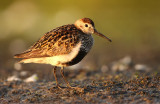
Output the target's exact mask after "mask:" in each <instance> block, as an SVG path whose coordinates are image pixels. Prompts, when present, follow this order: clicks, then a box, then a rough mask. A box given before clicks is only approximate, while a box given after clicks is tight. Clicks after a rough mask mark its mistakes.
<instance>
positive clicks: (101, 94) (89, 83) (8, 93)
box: [0, 68, 160, 104]
mask: <svg viewBox="0 0 160 104" xmlns="http://www.w3.org/2000/svg"><path fill="white" fill-rule="evenodd" d="M32 72H33V71H30V73H32ZM5 73H7V72H5ZM42 73H43V71H42V70H41V71H40V73H38V76H40V77H41V78H39V80H38V81H36V82H30V83H26V82H23V81H6V80H2V79H1V81H0V103H3V104H7V103H61V104H68V103H72V104H77V103H83V104H85V103H88V104H90V103H97V104H105V103H110V104H115V103H117V104H122V103H132V104H137V103H142V104H146V103H149V104H150V103H151V104H158V103H160V73H159V69H158V68H156V69H154V70H151V71H145V70H141V71H137V70H135V69H132V68H131V69H130V68H129V69H127V70H123V71H112V70H108V71H106V72H102V71H101V70H84V69H81V70H66V71H65V75H66V77H67V79H68V80H69V82H70V85H71V86H72V87H74V88H68V87H66V84H65V83H64V82H63V81H62V78H61V76H60V74H58V78H59V79H58V80H59V82H60V83H61V84H60V85H61V86H62V89H59V88H57V87H56V83H55V80H54V77H53V76H52V80H51V79H49V76H48V79H49V80H47V77H46V76H47V75H45V74H42ZM48 73H49V72H48ZM50 74H52V73H50Z"/></svg>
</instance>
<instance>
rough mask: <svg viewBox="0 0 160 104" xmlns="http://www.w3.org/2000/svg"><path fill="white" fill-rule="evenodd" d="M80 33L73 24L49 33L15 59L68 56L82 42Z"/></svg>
mask: <svg viewBox="0 0 160 104" xmlns="http://www.w3.org/2000/svg"><path fill="white" fill-rule="evenodd" d="M79 32H81V31H80V30H78V29H77V28H76V27H75V26H74V25H73V24H71V25H64V26H61V27H58V28H56V29H53V30H51V31H50V32H47V33H46V34H45V35H44V36H42V37H41V38H40V39H39V40H38V41H37V42H36V43H35V44H34V45H33V46H32V47H31V48H30V49H28V50H27V51H25V52H23V53H21V54H16V55H15V56H14V58H25V59H27V58H39V57H50V56H56V55H62V54H67V53H70V52H71V51H72V49H73V48H74V46H76V44H77V43H78V42H79V41H80V39H79V35H80V34H79Z"/></svg>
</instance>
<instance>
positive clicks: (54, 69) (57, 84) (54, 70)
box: [53, 66, 61, 89]
mask: <svg viewBox="0 0 160 104" xmlns="http://www.w3.org/2000/svg"><path fill="white" fill-rule="evenodd" d="M56 68H57V67H56V66H54V68H53V74H54V78H55V80H56V86H57V87H58V88H60V89H61V87H60V86H59V83H58V80H57V76H56Z"/></svg>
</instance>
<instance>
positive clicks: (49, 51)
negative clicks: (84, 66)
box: [15, 18, 111, 86]
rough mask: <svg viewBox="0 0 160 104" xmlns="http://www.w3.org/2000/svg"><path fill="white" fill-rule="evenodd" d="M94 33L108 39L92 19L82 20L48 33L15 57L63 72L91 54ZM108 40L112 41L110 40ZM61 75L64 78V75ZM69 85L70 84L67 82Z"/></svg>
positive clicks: (23, 61) (24, 61)
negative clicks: (65, 67) (65, 68)
mask: <svg viewBox="0 0 160 104" xmlns="http://www.w3.org/2000/svg"><path fill="white" fill-rule="evenodd" d="M93 33H95V34H97V35H99V36H101V37H103V38H105V39H108V38H107V37H106V36H104V35H103V34H101V33H99V32H97V30H96V29H95V27H94V22H93V21H92V20H91V19H89V18H82V19H80V20H77V21H76V22H75V24H68V25H64V26H61V27H58V28H55V29H53V30H51V31H50V32H47V33H46V34H45V35H44V36H42V37H41V38H40V39H39V40H38V41H37V42H36V43H35V44H34V45H33V46H32V47H31V48H30V49H28V50H26V51H25V52H23V53H21V54H17V55H15V58H22V60H21V61H20V62H22V63H41V64H51V65H53V66H61V67H62V70H63V67H64V66H70V65H74V64H77V63H78V62H80V61H81V60H82V59H83V58H84V56H85V55H86V54H87V53H88V52H89V50H90V49H91V47H92V45H93V38H92V34H93ZM108 40H109V41H111V40H110V39H108ZM54 70H56V68H54ZM61 74H62V76H63V73H61ZM54 75H55V71H54ZM63 77H64V76H63ZM55 78H56V75H55ZM64 80H65V79H64ZM65 81H66V80H65ZM56 82H57V78H56ZM66 82H67V81H66ZM67 84H69V83H68V82H67ZM57 85H58V82H57ZM58 86H59V85H58ZM68 86H69V85H68Z"/></svg>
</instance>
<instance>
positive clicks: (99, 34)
mask: <svg viewBox="0 0 160 104" xmlns="http://www.w3.org/2000/svg"><path fill="white" fill-rule="evenodd" d="M94 34H96V35H98V36H100V37H102V38H105V39H107V40H108V41H110V42H112V40H111V39H109V38H108V37H106V36H105V35H103V34H101V33H99V32H98V31H97V30H96V29H94Z"/></svg>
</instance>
